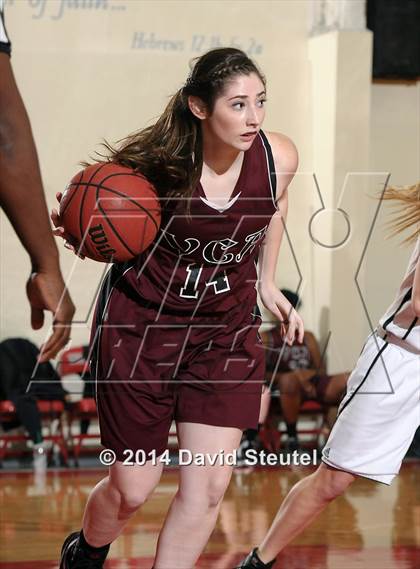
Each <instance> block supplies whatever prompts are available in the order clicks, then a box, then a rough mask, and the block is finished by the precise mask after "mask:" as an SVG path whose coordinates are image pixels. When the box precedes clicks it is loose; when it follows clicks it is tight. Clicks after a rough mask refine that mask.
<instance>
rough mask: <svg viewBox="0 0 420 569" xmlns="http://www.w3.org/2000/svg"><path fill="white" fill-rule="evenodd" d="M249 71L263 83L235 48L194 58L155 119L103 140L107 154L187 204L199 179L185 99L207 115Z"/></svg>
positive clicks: (197, 149)
mask: <svg viewBox="0 0 420 569" xmlns="http://www.w3.org/2000/svg"><path fill="white" fill-rule="evenodd" d="M251 73H256V74H257V75H258V77H259V78H260V79H261V81H262V83H263V84H264V87H265V86H266V80H265V77H264V75H263V74H262V73H261V71H260V70H259V69H258V67H257V66H256V64H255V63H254V62H253V61H252V60H251V59H250V58H249V57H248V56H247V55H246V53H244V52H243V51H241V50H240V49H236V48H231V47H226V48H218V49H213V50H210V51H208V52H207V53H205V54H204V55H202V56H200V57H198V58H196V59H194V60H193V63H192V65H191V72H190V74H189V77H188V78H187V80H186V82H185V84H184V86H183V87H182V88H181V89H179V90H178V91H177V92H176V93H175V94H174V95H173V96H172V97H171V99H170V101H169V103H168V105H167V106H166V108H165V110H164V111H163V113H162V114H161V116H160V117H159V119H158V120H157V121H156V122H155V123H154V124H153V125H151V126H149V127H147V128H144V129H142V130H140V131H138V132H135V133H134V134H131V135H129V136H128V137H127V138H124V139H123V140H121V141H119V142H118V143H117V146H116V147H113V146H112V145H110V144H109V143H107V142H106V143H105V147H106V148H107V150H108V153H109V154H108V156H107V157H106V158H107V159H108V160H109V161H112V162H117V163H118V164H122V165H123V166H128V167H131V168H133V169H135V170H136V171H139V172H141V173H142V174H143V175H144V176H145V177H146V178H147V179H148V180H149V181H150V182H151V183H152V184H153V185H154V186H155V188H156V190H157V193H158V195H159V196H161V197H174V196H176V197H182V198H187V202H188V203H189V199H188V198H190V197H191V195H192V193H193V191H194V189H195V187H196V185H197V184H198V182H199V181H200V177H201V171H202V166H203V141H202V133H201V124H200V120H199V119H198V118H197V117H195V116H194V115H193V113H192V112H191V111H190V109H189V106H188V97H189V96H190V95H192V96H197V97H199V98H200V99H201V100H202V101H203V102H204V104H205V106H206V109H207V111H208V113H209V114H211V113H212V111H213V109H214V104H215V101H216V99H217V97H218V96H219V95H220V94H221V93H222V92H223V89H224V87H225V85H226V83H227V82H228V81H230V80H232V79H233V78H234V77H235V76H237V75H242V74H245V75H249V74H251ZM187 208H188V209H189V206H187Z"/></svg>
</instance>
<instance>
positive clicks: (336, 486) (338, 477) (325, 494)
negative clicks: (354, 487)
mask: <svg viewBox="0 0 420 569" xmlns="http://www.w3.org/2000/svg"><path fill="white" fill-rule="evenodd" d="M353 481H354V476H352V475H351V474H349V473H348V472H343V471H341V470H335V469H332V468H323V469H322V471H321V473H320V475H319V479H318V491H319V496H320V497H321V499H322V500H323V501H324V502H331V501H332V500H335V498H338V497H339V496H341V495H342V494H343V493H344V492H345V491H346V490H347V488H348V487H349V486H350V484H351V483H352V482H353Z"/></svg>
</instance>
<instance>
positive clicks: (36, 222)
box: [0, 53, 74, 361]
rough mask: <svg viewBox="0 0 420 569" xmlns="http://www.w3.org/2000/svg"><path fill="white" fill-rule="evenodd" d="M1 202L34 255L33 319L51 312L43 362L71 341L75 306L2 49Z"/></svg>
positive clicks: (35, 324)
mask: <svg viewBox="0 0 420 569" xmlns="http://www.w3.org/2000/svg"><path fill="white" fill-rule="evenodd" d="M0 77H1V81H0V172H1V176H0V205H1V207H2V208H3V209H4V211H5V213H6V215H7V217H8V218H9V220H10V222H11V223H12V225H13V227H14V229H15V231H16V233H17V235H18V236H19V239H20V240H21V242H22V244H23V246H24V247H25V249H26V251H27V252H28V254H29V256H30V259H31V265H32V267H31V273H32V274H31V276H30V278H29V280H28V282H27V295H28V299H29V302H30V305H31V324H32V327H33V328H34V329H39V328H41V327H42V326H43V324H44V310H50V311H51V312H53V317H54V324H53V327H54V331H53V334H52V335H51V337H50V338H49V339H48V341H47V342H46V344H45V345H44V346H43V349H42V356H41V361H46V360H48V359H50V358H52V357H54V356H55V355H56V354H57V353H58V351H59V350H60V349H61V348H62V347H63V346H64V345H65V344H66V343H67V342H68V338H69V335H70V328H69V325H70V323H71V320H72V318H73V314H74V306H73V303H72V301H71V299H70V297H69V295H68V293H67V292H66V290H65V286H64V282H63V278H62V275H61V272H60V267H59V255H58V250H57V247H56V244H55V241H54V237H53V235H52V232H51V227H50V223H49V219H48V211H47V206H46V202H45V197H44V192H43V188H42V181H41V174H40V169H39V164H38V157H37V153H36V148H35V143H34V140H33V136H32V131H31V126H30V122H29V118H28V115H27V113H26V109H25V106H24V104H23V101H22V98H21V96H20V93H19V90H18V87H17V85H16V81H15V78H14V75H13V71H12V67H11V64H10V60H9V56H8V55H7V54H3V53H0Z"/></svg>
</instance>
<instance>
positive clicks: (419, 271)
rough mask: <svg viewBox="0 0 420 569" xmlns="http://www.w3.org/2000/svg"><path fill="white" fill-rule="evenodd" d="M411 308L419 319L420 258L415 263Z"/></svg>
mask: <svg viewBox="0 0 420 569" xmlns="http://www.w3.org/2000/svg"><path fill="white" fill-rule="evenodd" d="M411 306H412V308H413V312H414V314H415V315H416V316H417V317H420V258H419V259H418V261H417V265H416V270H415V273H414V283H413V295H412V297H411Z"/></svg>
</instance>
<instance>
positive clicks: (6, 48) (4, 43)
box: [0, 0, 10, 55]
mask: <svg viewBox="0 0 420 569" xmlns="http://www.w3.org/2000/svg"><path fill="white" fill-rule="evenodd" d="M1 52H4V53H7V54H9V55H10V41H9V38H8V36H7V33H6V28H5V25H4V17H3V0H0V53H1Z"/></svg>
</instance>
